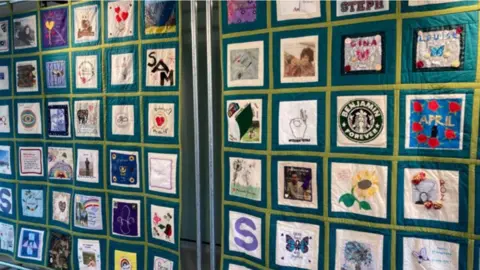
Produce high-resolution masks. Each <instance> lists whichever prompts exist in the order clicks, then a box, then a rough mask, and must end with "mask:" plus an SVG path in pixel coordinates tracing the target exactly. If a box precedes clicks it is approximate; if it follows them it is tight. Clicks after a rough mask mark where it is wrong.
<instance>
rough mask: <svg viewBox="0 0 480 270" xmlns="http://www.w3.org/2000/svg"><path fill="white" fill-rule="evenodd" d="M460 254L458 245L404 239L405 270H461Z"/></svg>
mask: <svg viewBox="0 0 480 270" xmlns="http://www.w3.org/2000/svg"><path fill="white" fill-rule="evenodd" d="M459 252H460V245H459V244H458V243H452V242H446V241H440V240H433V239H422V238H414V237H404V238H403V269H409V270H453V269H460V268H459ZM398 259H400V258H398ZM398 259H397V260H398Z"/></svg>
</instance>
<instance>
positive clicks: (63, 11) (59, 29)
mask: <svg viewBox="0 0 480 270" xmlns="http://www.w3.org/2000/svg"><path fill="white" fill-rule="evenodd" d="M67 19H68V9H67V8H58V9H51V10H48V11H45V12H43V13H42V46H43V48H57V47H63V46H68V36H67V34H68V21H67Z"/></svg>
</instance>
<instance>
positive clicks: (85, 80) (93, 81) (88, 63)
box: [75, 55, 99, 89]
mask: <svg viewBox="0 0 480 270" xmlns="http://www.w3.org/2000/svg"><path fill="white" fill-rule="evenodd" d="M75 64H76V66H75V76H76V80H75V86H76V88H80V89H82V88H98V80H97V70H98V69H99V68H98V59H97V55H77V56H76V59H75Z"/></svg>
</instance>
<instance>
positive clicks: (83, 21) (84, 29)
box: [72, 5, 99, 44]
mask: <svg viewBox="0 0 480 270" xmlns="http://www.w3.org/2000/svg"><path fill="white" fill-rule="evenodd" d="M72 9H73V19H74V21H73V31H74V34H73V36H74V42H75V44H79V43H86V42H93V41H97V40H98V37H99V33H98V32H99V30H98V29H99V19H98V17H99V10H98V6H97V5H88V6H82V7H75V6H74V7H72Z"/></svg>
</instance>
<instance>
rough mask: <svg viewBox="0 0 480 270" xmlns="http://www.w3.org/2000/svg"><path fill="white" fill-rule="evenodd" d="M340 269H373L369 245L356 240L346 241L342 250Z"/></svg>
mask: <svg viewBox="0 0 480 270" xmlns="http://www.w3.org/2000/svg"><path fill="white" fill-rule="evenodd" d="M343 259H344V260H343V265H342V267H341V270H374V269H375V268H374V265H373V255H372V249H371V247H370V245H368V244H365V243H361V242H358V241H347V242H346V243H345V247H344V250H343Z"/></svg>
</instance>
